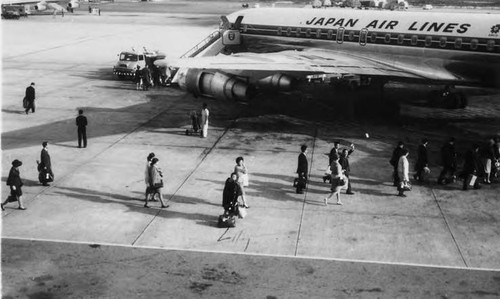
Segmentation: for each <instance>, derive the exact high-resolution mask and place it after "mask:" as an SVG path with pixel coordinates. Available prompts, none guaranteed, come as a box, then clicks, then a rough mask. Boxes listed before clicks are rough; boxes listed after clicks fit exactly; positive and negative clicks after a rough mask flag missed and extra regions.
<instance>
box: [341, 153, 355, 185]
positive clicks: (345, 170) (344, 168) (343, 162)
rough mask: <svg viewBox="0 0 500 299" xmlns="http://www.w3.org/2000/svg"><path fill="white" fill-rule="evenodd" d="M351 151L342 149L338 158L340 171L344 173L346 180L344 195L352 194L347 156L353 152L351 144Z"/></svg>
mask: <svg viewBox="0 0 500 299" xmlns="http://www.w3.org/2000/svg"><path fill="white" fill-rule="evenodd" d="M351 150H352V151H349V150H348V149H346V148H344V149H343V150H342V154H341V155H340V157H339V163H340V166H341V167H342V171H343V173H344V176H345V177H346V178H347V191H346V194H348V195H353V194H354V192H352V189H351V179H350V178H349V174H350V173H351V168H350V166H349V156H350V154H349V153H353V152H354V144H351Z"/></svg>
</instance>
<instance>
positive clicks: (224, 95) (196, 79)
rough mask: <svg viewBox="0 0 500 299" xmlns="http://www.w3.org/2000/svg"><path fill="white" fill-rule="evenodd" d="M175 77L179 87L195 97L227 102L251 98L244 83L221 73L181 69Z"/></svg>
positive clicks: (248, 89)
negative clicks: (225, 100)
mask: <svg viewBox="0 0 500 299" xmlns="http://www.w3.org/2000/svg"><path fill="white" fill-rule="evenodd" d="M176 76H177V78H178V79H177V80H178V81H177V83H179V86H180V87H181V88H183V89H185V90H187V91H188V92H191V93H193V94H194V95H195V96H205V97H213V98H216V99H227V100H247V99H249V98H250V96H251V95H250V88H249V86H248V85H247V84H246V83H245V82H242V81H241V80H239V79H238V78H236V77H230V76H228V75H225V74H223V73H219V72H211V71H200V70H197V69H187V70H186V69H181V70H179V72H178V74H177V75H176Z"/></svg>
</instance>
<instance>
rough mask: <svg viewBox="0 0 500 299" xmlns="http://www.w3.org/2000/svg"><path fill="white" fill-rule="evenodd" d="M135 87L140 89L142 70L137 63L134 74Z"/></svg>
mask: <svg viewBox="0 0 500 299" xmlns="http://www.w3.org/2000/svg"><path fill="white" fill-rule="evenodd" d="M134 82H135V89H136V90H142V71H141V66H140V65H138V66H137V69H136V70H135V74H134Z"/></svg>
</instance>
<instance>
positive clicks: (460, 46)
mask: <svg viewBox="0 0 500 299" xmlns="http://www.w3.org/2000/svg"><path fill="white" fill-rule="evenodd" d="M460 48H462V39H461V38H457V39H456V40H455V49H460Z"/></svg>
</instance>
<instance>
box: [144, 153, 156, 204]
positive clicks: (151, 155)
mask: <svg viewBox="0 0 500 299" xmlns="http://www.w3.org/2000/svg"><path fill="white" fill-rule="evenodd" d="M154 157H155V153H149V155H148V157H147V158H146V160H147V161H146V169H145V170H144V182H145V183H146V191H145V192H144V195H145V197H144V198H145V199H144V201H146V202H147V201H148V198H149V196H151V193H152V191H153V188H152V186H151V185H150V184H149V179H150V178H149V172H150V170H149V168H150V167H151V160H152V159H153V158H154ZM150 200H152V201H156V199H155V198H154V196H153V198H151V199H150Z"/></svg>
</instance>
